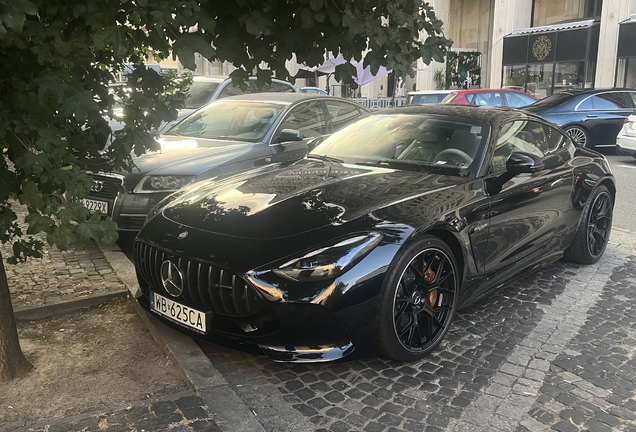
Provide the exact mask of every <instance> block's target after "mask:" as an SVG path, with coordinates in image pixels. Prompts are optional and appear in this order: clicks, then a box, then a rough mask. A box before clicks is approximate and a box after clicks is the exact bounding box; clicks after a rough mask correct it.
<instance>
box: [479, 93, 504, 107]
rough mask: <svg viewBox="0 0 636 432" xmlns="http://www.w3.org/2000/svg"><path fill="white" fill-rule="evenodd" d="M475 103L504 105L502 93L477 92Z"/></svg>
mask: <svg viewBox="0 0 636 432" xmlns="http://www.w3.org/2000/svg"><path fill="white" fill-rule="evenodd" d="M474 104H475V105H488V106H502V105H503V101H502V99H501V93H499V92H492V93H477V94H476V95H475V102H474Z"/></svg>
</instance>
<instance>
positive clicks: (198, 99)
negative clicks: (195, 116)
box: [185, 81, 220, 109]
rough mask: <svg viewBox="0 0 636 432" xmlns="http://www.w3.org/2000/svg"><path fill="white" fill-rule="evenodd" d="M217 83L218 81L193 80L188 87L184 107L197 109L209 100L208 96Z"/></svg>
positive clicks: (209, 96) (210, 95)
mask: <svg viewBox="0 0 636 432" xmlns="http://www.w3.org/2000/svg"><path fill="white" fill-rule="evenodd" d="M219 84H220V83H218V82H212V81H195V82H193V83H192V85H191V86H190V88H189V89H188V97H187V99H186V102H185V107H186V108H189V109H197V108H201V107H202V106H203V105H205V104H206V103H208V102H210V98H211V97H212V94H213V93H214V90H216V88H217V87H218V86H219Z"/></svg>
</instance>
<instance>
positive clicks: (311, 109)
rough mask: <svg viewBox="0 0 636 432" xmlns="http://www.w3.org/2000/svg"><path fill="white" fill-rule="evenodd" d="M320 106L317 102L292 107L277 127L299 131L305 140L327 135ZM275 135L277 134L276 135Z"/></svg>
mask: <svg viewBox="0 0 636 432" xmlns="http://www.w3.org/2000/svg"><path fill="white" fill-rule="evenodd" d="M326 126H327V125H326V123H325V116H324V113H323V110H322V104H321V103H320V102H319V101H314V102H307V103H303V104H300V105H297V106H296V107H294V108H293V109H292V110H291V111H290V112H289V113H287V116H286V117H285V119H284V120H283V121H282V123H281V125H280V126H279V127H278V133H280V131H281V130H283V129H294V130H297V131H300V133H302V134H303V136H304V137H305V138H312V137H317V136H320V135H324V134H326V133H327V131H326V129H327V127H326ZM278 133H277V134H278Z"/></svg>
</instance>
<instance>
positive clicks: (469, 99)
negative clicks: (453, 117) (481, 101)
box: [466, 94, 477, 105]
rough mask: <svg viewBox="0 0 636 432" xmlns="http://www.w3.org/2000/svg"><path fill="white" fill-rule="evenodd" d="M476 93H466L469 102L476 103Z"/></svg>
mask: <svg viewBox="0 0 636 432" xmlns="http://www.w3.org/2000/svg"><path fill="white" fill-rule="evenodd" d="M475 96H476V95H475V94H467V95H466V100H467V101H468V103H469V104H471V105H476V104H477V103H476V102H475Z"/></svg>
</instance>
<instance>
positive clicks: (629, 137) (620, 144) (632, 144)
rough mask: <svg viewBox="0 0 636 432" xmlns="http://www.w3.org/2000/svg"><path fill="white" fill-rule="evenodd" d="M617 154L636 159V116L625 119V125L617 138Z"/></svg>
mask: <svg viewBox="0 0 636 432" xmlns="http://www.w3.org/2000/svg"><path fill="white" fill-rule="evenodd" d="M616 152H617V153H618V154H622V155H625V156H633V157H635V158H636V115H634V114H632V115H630V116H629V117H627V119H625V125H624V126H623V129H621V131H620V132H619V133H618V136H617V137H616Z"/></svg>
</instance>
